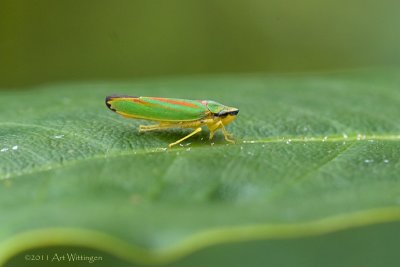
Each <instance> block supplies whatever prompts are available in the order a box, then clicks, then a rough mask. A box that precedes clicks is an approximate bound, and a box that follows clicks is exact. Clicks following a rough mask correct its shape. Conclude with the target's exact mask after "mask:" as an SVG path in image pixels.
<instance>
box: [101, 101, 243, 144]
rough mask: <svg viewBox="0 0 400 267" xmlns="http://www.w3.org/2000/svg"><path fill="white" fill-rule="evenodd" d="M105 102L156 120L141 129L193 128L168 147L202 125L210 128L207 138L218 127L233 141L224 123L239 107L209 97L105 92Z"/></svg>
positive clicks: (127, 114) (117, 109) (132, 115)
mask: <svg viewBox="0 0 400 267" xmlns="http://www.w3.org/2000/svg"><path fill="white" fill-rule="evenodd" d="M106 105H107V107H108V108H109V109H111V110H112V111H114V112H116V113H118V114H120V115H122V116H123V117H125V118H133V119H143V120H149V121H156V122H158V124H154V125H140V126H139V131H140V132H147V131H153V130H160V129H167V128H175V127H179V128H192V129H194V130H193V132H191V133H190V134H188V135H186V136H185V137H183V138H181V139H179V140H178V141H176V142H173V143H171V144H169V147H172V146H174V145H177V144H179V143H180V142H182V141H183V140H185V139H187V138H189V137H191V136H193V135H195V134H197V133H199V132H201V130H202V126H207V128H208V129H209V130H210V139H212V138H213V136H214V133H215V132H216V131H217V130H219V129H221V131H222V133H223V134H224V137H225V140H226V141H228V142H231V143H233V142H234V141H233V140H232V137H231V135H230V134H229V133H228V132H227V131H226V129H225V126H226V125H227V124H228V123H230V122H231V121H233V120H234V119H235V118H236V115H237V114H238V113H239V109H237V108H233V107H228V106H225V105H222V104H220V103H217V102H215V101H211V100H187V99H177V98H161V97H144V96H140V97H135V96H107V97H106Z"/></svg>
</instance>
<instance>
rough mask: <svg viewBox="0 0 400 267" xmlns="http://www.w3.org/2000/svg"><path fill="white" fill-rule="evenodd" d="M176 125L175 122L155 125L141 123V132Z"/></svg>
mask: <svg viewBox="0 0 400 267" xmlns="http://www.w3.org/2000/svg"><path fill="white" fill-rule="evenodd" d="M171 127H176V126H175V125H173V124H153V125H140V126H139V132H148V131H155V130H161V129H165V128H171Z"/></svg>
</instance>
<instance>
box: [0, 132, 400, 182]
mask: <svg viewBox="0 0 400 267" xmlns="http://www.w3.org/2000/svg"><path fill="white" fill-rule="evenodd" d="M369 141H400V134H390V135H374V134H372V135H360V134H357V135H350V136H347V137H344V136H324V137H321V136H319V137H309V136H305V137H281V138H277V137H275V138H272V137H270V138H264V139H257V140H240V141H239V142H238V143H236V144H234V146H243V145H254V144H267V143H268V144H274V143H275V144H279V143H286V144H288V145H290V144H291V143H307V142H312V143H316V142H320V143H326V142H331V143H339V142H369ZM225 145H232V144H215V145H214V147H221V146H225ZM187 148H188V147H176V148H173V149H167V148H166V147H164V148H150V149H138V150H124V151H117V152H113V153H107V152H106V153H105V154H93V155H91V156H90V157H87V158H81V159H76V160H67V161H63V162H62V163H52V164H48V165H41V166H40V167H38V168H33V169H31V170H29V171H22V172H14V173H9V174H6V177H3V178H0V180H5V179H14V178H16V177H20V176H24V175H31V174H36V173H40V172H46V171H51V170H54V169H58V168H63V167H70V166H73V165H75V164H79V163H81V162H88V161H93V160H99V159H109V158H118V157H123V156H132V155H146V154H150V153H162V152H165V153H172V152H179V151H185V150H186V149H187ZM206 148H210V146H194V147H191V149H206Z"/></svg>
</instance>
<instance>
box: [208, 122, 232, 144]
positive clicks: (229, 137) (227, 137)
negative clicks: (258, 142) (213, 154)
mask: <svg viewBox="0 0 400 267" xmlns="http://www.w3.org/2000/svg"><path fill="white" fill-rule="evenodd" d="M209 128H210V139H211V138H213V136H214V132H215V131H216V130H218V129H219V128H221V130H222V133H223V134H224V137H225V140H226V141H228V142H230V143H235V141H234V140H233V139H232V135H231V134H230V133H228V131H227V130H226V129H225V126H224V124H223V123H222V121H218V122H217V123H215V124H214V125H212V126H211V127H209Z"/></svg>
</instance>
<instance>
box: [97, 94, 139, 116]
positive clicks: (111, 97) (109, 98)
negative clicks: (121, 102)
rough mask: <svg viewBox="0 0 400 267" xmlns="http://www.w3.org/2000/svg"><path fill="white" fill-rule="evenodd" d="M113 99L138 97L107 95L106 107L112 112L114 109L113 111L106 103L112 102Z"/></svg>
mask: <svg viewBox="0 0 400 267" xmlns="http://www.w3.org/2000/svg"><path fill="white" fill-rule="evenodd" d="M115 98H139V97H138V96H130V95H109V96H106V101H105V102H106V106H107V107H108V108H109V109H111V110H112V111H114V112H115V111H116V110H115V109H113V108H112V107H111V104H110V103H108V102H110V101H112V100H114V99H115Z"/></svg>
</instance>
